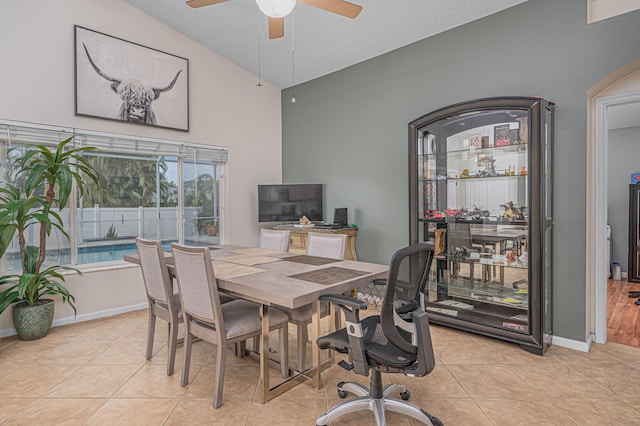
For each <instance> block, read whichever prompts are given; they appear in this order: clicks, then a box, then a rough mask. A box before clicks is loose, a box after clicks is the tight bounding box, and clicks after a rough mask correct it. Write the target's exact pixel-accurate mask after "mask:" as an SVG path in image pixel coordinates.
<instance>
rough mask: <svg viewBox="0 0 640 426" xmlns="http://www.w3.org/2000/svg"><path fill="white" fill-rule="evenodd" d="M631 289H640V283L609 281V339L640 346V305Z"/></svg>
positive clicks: (614, 341)
mask: <svg viewBox="0 0 640 426" xmlns="http://www.w3.org/2000/svg"><path fill="white" fill-rule="evenodd" d="M630 291H640V283H630V282H627V281H613V280H611V279H610V280H608V282H607V341H609V342H613V343H621V344H623V345H629V346H636V347H640V323H639V322H638V320H640V306H638V305H636V304H635V302H636V300H638V299H637V298H630V297H629V292H630Z"/></svg>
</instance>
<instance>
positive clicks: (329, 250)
mask: <svg viewBox="0 0 640 426" xmlns="http://www.w3.org/2000/svg"><path fill="white" fill-rule="evenodd" d="M307 238H308V240H307V255H308V256H317V257H326V258H330V259H340V260H342V259H344V255H345V252H346V247H347V238H348V236H347V235H345V234H335V235H333V234H322V233H319V232H309V234H308V236H307ZM278 309H280V310H281V311H283V312H284V313H286V314H287V317H288V318H289V322H290V323H292V324H295V326H296V336H297V339H298V370H299V371H304V370H305V367H306V364H307V340H309V331H308V326H309V324H311V309H312V307H311V305H305V306H301V307H299V308H296V309H290V308H286V307H284V306H283V307H280V306H278ZM328 314H329V305H328V303H321V304H320V317H325V316H327V315H328Z"/></svg>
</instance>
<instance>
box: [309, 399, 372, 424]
mask: <svg viewBox="0 0 640 426" xmlns="http://www.w3.org/2000/svg"><path fill="white" fill-rule="evenodd" d="M370 406H371V400H370V399H369V397H367V396H360V397H357V398H352V399H350V400H348V401H344V402H341V403H339V404H338V405H336V406H334V407H333V408H332V409H330V410H329V411H327V412H326V413H324V414H322V415H320V416H319V417H318V418H317V419H316V425H318V426H320V425H328V424H329V423H331V422H332V421H334V420H335V419H337V418H339V417H341V416H344V415H345V414H348V413H353V412H356V411H368V410H370V408H369V407H370Z"/></svg>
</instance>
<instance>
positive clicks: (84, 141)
mask: <svg viewBox="0 0 640 426" xmlns="http://www.w3.org/2000/svg"><path fill="white" fill-rule="evenodd" d="M71 135H74V140H73V143H74V144H75V146H95V147H97V148H98V150H97V151H90V152H87V153H86V156H87V158H88V160H89V162H90V163H91V164H92V165H93V167H94V168H95V169H96V171H97V172H98V176H99V181H98V183H97V184H95V183H93V182H90V183H89V184H87V186H86V188H85V191H84V193H83V194H75V196H74V197H72V200H71V201H70V202H69V203H68V204H69V205H68V206H67V207H66V208H65V209H63V211H62V212H61V216H62V218H63V221H64V224H65V230H66V231H67V232H69V234H70V235H71V242H68V241H67V239H66V238H65V237H64V236H63V235H61V234H60V233H59V232H56V231H55V230H54V231H52V233H51V237H50V238H49V239H48V242H47V261H48V262H49V263H51V262H55V263H57V264H63V265H64V264H69V265H83V264H93V263H99V262H109V261H119V260H122V257H123V256H124V255H125V254H130V253H135V252H136V248H135V238H136V237H137V236H141V237H143V238H149V239H159V240H161V241H162V242H163V243H164V244H165V245H166V247H167V248H168V246H169V244H170V243H171V242H181V243H185V244H191V245H211V244H219V243H220V226H221V217H220V211H221V208H220V200H221V199H222V198H221V197H220V194H221V191H222V184H221V176H222V168H223V167H224V164H225V162H226V159H227V151H226V150H225V149H222V148H217V147H209V146H205V145H192V144H183V143H177V142H169V141H162V140H152V139H145V138H136V137H129V136H122V135H110V134H104V133H95V132H88V131H81V130H77V129H56V128H49V127H48V128H44V127H35V126H34V127H31V126H24V125H14V124H2V123H0V151H1V153H0V155H1V158H2V159H3V160H4V161H2V176H7V170H6V164H7V163H8V162H7V161H6V160H7V152H8V151H9V149H10V148H13V150H12V151H11V155H20V154H21V153H22V152H24V150H23V149H22V147H24V146H26V145H32V144H44V145H55V144H57V143H58V142H59V141H61V140H63V139H66V138H68V137H69V136H71ZM7 178H8V179H10V177H7ZM71 224H74V226H71ZM35 232H37V228H36V227H32V228H31V229H30V234H28V235H27V238H28V240H29V241H35ZM18 268H19V252H18V244H17V241H14V243H13V245H12V247H11V248H10V250H8V251H7V254H6V256H5V257H4V258H3V259H2V260H1V261H0V271H2V272H3V273H4V272H5V271H12V270H16V269H18Z"/></svg>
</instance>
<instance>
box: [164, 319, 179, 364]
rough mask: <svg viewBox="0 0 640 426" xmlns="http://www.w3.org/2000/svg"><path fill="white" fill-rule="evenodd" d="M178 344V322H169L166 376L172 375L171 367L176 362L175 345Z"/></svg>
mask: <svg viewBox="0 0 640 426" xmlns="http://www.w3.org/2000/svg"><path fill="white" fill-rule="evenodd" d="M177 344H178V324H177V321H175V322H169V340H168V342H167V345H168V347H169V359H168V360H167V376H171V375H173V369H174V366H175V364H176V346H177Z"/></svg>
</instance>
